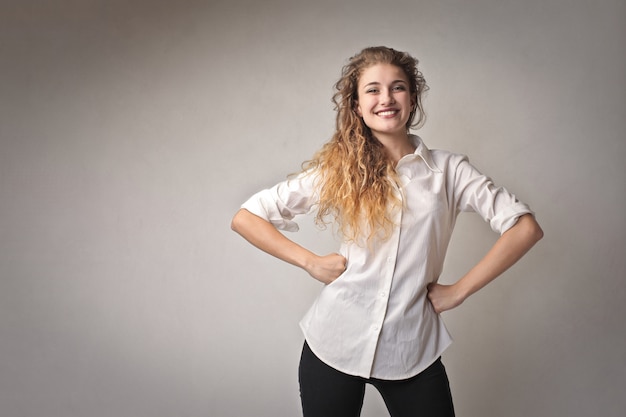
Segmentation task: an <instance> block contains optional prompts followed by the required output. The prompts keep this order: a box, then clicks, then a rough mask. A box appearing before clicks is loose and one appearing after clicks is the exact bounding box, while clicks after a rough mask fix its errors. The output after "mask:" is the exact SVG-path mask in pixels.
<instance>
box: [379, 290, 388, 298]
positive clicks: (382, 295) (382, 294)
mask: <svg viewBox="0 0 626 417" xmlns="http://www.w3.org/2000/svg"><path fill="white" fill-rule="evenodd" d="M378 295H380V296H381V297H384V296H386V295H387V293H385V292H384V291H381V292H380V293H379V294H378Z"/></svg>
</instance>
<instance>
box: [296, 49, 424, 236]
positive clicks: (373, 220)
mask: <svg viewBox="0 0 626 417" xmlns="http://www.w3.org/2000/svg"><path fill="white" fill-rule="evenodd" d="M417 63H418V61H417V59H415V58H413V57H412V56H410V55H409V54H408V53H405V52H399V51H396V50H394V49H391V48H387V47H383V46H379V47H370V48H366V49H363V50H362V51H361V52H360V53H358V54H357V55H355V56H353V57H352V58H350V60H349V62H348V64H347V65H345V66H344V67H343V70H342V74H341V78H340V79H339V81H337V83H336V84H335V90H336V92H335V94H334V95H333V98H332V100H333V103H334V104H335V110H336V111H337V117H336V130H335V133H334V135H333V137H332V139H331V140H330V141H329V142H327V143H326V144H325V145H324V146H323V147H322V148H321V149H320V150H319V151H318V152H317V153H316V154H315V155H314V156H313V158H312V159H311V160H309V161H306V162H305V163H304V164H303V165H302V167H303V169H304V170H312V171H315V172H316V173H317V174H318V175H319V182H318V183H317V185H318V192H319V207H318V212H317V216H316V218H315V220H316V223H317V224H319V225H325V224H327V223H328V221H327V219H328V217H332V218H333V219H334V220H335V221H336V224H337V225H338V231H339V232H340V233H341V234H342V236H343V237H344V238H345V239H347V240H351V241H356V240H360V238H365V239H366V240H367V241H371V239H372V238H373V237H375V236H379V237H382V238H383V239H386V238H387V237H388V236H389V235H390V233H391V231H392V229H393V227H394V226H395V223H394V221H393V219H392V210H393V209H394V208H396V209H397V208H398V207H399V204H400V201H399V200H398V198H397V197H396V196H395V195H394V187H393V183H392V181H394V180H396V173H395V169H394V164H393V162H392V161H391V160H390V159H389V157H388V156H387V154H386V152H385V150H384V149H383V145H382V144H381V143H380V142H379V141H378V140H377V139H376V138H375V137H374V136H373V135H372V132H371V131H370V129H369V128H368V127H367V126H366V125H365V123H364V122H363V119H362V118H361V117H360V116H359V115H358V113H357V112H356V106H357V100H358V92H357V86H358V82H359V78H360V76H361V74H362V73H363V71H364V70H365V69H367V68H369V67H371V66H372V65H376V64H391V65H395V66H397V67H399V68H401V69H402V70H403V71H404V73H405V74H406V76H407V79H408V81H409V90H410V94H411V98H412V101H413V102H414V103H415V106H414V108H413V109H412V111H411V114H410V116H409V120H408V121H407V123H406V129H407V132H408V131H409V129H410V128H411V127H419V126H421V125H422V124H423V123H424V121H425V114H424V109H423V106H422V94H423V93H424V92H425V91H426V90H427V89H428V87H427V86H426V81H425V80H424V77H423V76H422V74H421V72H420V71H418V69H417ZM416 117H417V119H416Z"/></svg>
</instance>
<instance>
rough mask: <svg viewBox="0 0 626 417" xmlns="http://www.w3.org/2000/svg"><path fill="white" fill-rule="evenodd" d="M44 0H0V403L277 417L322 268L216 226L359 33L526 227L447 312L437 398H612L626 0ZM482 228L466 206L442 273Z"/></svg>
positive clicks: (602, 402) (329, 112) (619, 297)
mask: <svg viewBox="0 0 626 417" xmlns="http://www.w3.org/2000/svg"><path fill="white" fill-rule="evenodd" d="M40 3H41V4H35V2H24V1H19V0H15V1H2V6H1V7H2V9H1V11H0V71H1V77H0V139H1V142H0V414H1V415H3V416H10V417H18V416H28V417H32V416H46V417H56V416H58V417H61V416H63V417H68V416H89V417H100V416H102V417H105V416H107V417H109V416H116V417H121V416H129V417H141V416H146V417H147V416H150V417H154V416H212V417H230V416H232V417H241V416H255V417H263V416H267V417H276V416H297V415H299V414H300V411H299V397H298V386H297V374H296V368H297V364H298V359H299V353H300V348H301V344H302V336H301V335H300V331H299V329H298V326H297V323H298V321H299V319H300V317H301V316H302V314H303V313H304V312H305V310H306V309H307V308H308V307H309V305H310V303H311V302H312V300H313V299H314V297H315V296H316V294H317V292H318V291H319V289H320V286H319V285H318V284H317V283H316V282H314V280H312V279H311V278H309V277H308V276H307V275H306V274H305V273H304V272H302V271H300V270H298V269H296V268H294V267H292V266H289V265H285V264H282V263H281V262H279V261H277V260H275V259H273V258H271V257H269V256H267V255H265V254H262V253H260V252H258V251H257V250H256V249H254V248H252V247H250V246H249V245H247V243H245V242H244V240H243V239H241V238H240V237H239V236H237V235H235V234H234V233H232V232H231V231H230V229H229V223H230V218H231V216H232V215H233V214H234V212H235V211H236V210H237V208H238V207H239V204H241V203H242V202H243V201H244V200H245V199H246V198H247V197H248V196H249V195H250V194H252V193H253V192H255V191H257V190H259V189H261V188H264V187H268V186H270V185H273V184H274V183H275V182H277V181H279V180H282V179H283V178H285V176H286V175H287V174H289V173H292V172H294V171H297V170H298V168H299V166H300V163H301V162H302V161H303V160H305V159H307V158H309V157H310V156H311V155H312V153H313V152H314V151H315V150H316V149H317V148H319V146H321V144H322V143H323V142H325V141H326V140H327V139H328V138H329V136H330V134H331V133H332V130H333V122H334V113H333V109H332V106H331V103H330V96H331V94H332V84H333V83H334V82H335V81H336V79H337V78H338V76H339V72H340V68H341V66H342V65H343V64H345V62H346V60H347V58H348V57H349V56H351V55H352V54H354V53H356V52H358V51H359V50H360V49H361V48H363V47H365V46H369V45H379V44H383V45H388V46H393V47H395V48H398V49H402V50H408V51H410V52H411V53H412V54H414V55H416V56H418V57H419V58H420V60H421V66H422V70H423V72H424V74H425V76H426V79H427V81H428V83H429V85H430V87H431V90H430V92H429V94H428V97H427V99H426V102H425V104H426V108H427V111H428V115H429V119H428V121H427V123H426V126H425V127H424V128H423V129H422V130H421V131H420V132H419V134H420V135H421V136H422V137H423V138H424V140H425V141H426V143H427V144H428V145H429V146H430V147H432V148H444V149H450V150H454V151H457V152H462V153H465V154H468V155H469V156H470V159H471V161H472V162H473V163H474V164H475V165H476V166H478V167H479V168H480V169H481V170H483V171H484V172H486V173H487V174H489V175H490V176H492V177H493V178H494V179H495V181H496V182H497V183H499V184H503V185H505V186H506V187H507V188H509V189H510V190H512V191H514V192H515V193H516V194H518V196H519V197H520V198H521V199H522V200H524V201H526V202H528V203H529V204H530V205H531V206H532V208H533V209H534V210H535V211H536V212H537V218H538V220H539V221H540V223H541V225H542V226H543V228H544V230H545V238H544V240H543V241H541V242H540V243H539V245H538V246H537V247H536V248H534V249H533V250H532V251H531V253H530V254H529V255H527V257H526V258H524V259H523V260H522V261H521V262H520V263H519V264H518V265H516V266H515V267H513V268H512V269H511V270H510V271H509V272H507V273H506V274H505V275H504V276H503V277H501V278H499V280H497V281H495V282H494V283H492V284H491V285H490V286H488V287H487V288H485V289H484V290H483V291H481V292H479V293H478V294H476V295H475V296H473V297H472V298H471V299H469V300H468V301H467V302H466V303H465V304H463V305H462V306H460V307H459V308H458V309H456V310H453V311H451V312H447V313H445V319H446V322H447V324H448V326H449V328H450V330H451V331H452V333H453V335H454V337H455V343H454V344H453V346H452V347H451V348H450V349H449V350H448V351H447V352H446V353H445V355H444V361H445V363H446V365H447V368H448V371H449V375H450V379H451V384H452V390H453V394H454V398H455V404H456V408H457V412H458V415H459V416H463V417H472V416H474V417H485V416H488V417H489V416H493V417H496V416H509V417H528V416H568V417H588V416H605V417H610V416H613V417H618V416H620V417H621V416H623V415H624V411H625V410H626V397H625V396H624V395H623V393H624V387H625V386H626V331H625V328H624V319H625V318H626V291H625V287H626V286H625V284H624V278H625V277H626V261H625V259H626V232H625V231H626V224H625V221H624V213H626V210H625V209H626V198H625V193H624V188H625V187H624V184H625V181H624V180H625V176H626V171H625V169H624V164H625V162H624V161H625V160H626V139H625V133H624V132H625V127H626V126H625V120H626V83H625V81H626V80H625V77H626V58H625V56H624V49H623V47H624V44H625V41H626V36H625V35H626V3H625V2H624V1H621V0H619V1H618V0H616V1H611V0H601V1H595V2H589V1H586V0H578V1H567V0H547V1H546V0H525V1H519V0H516V1H512V0H511V1H509V0H478V1H464V0H428V1H415V0H411V1H409V0H406V1H359V0H349V1H335V0H332V1H331V0H322V1H319V0H318V1H309V2H297V1H280V0H275V1H272V0H267V1H255V0H249V1H236V0H229V1H213V2H203V1H154V0H150V1H148V0H130V1H128V0H126V1H104V0H103V1H96V0H84V1H69V0H68V1H49V2H40ZM300 225H301V227H302V231H301V232H300V233H299V234H297V235H293V236H292V237H294V238H295V239H296V240H297V241H298V242H300V243H302V244H303V245H306V246H309V247H311V248H312V249H314V250H317V251H320V252H326V251H332V250H334V249H335V247H336V243H335V242H334V240H333V237H332V236H331V235H330V234H329V233H328V232H320V231H318V230H317V229H315V227H314V226H313V225H312V219H311V218H308V217H304V218H302V219H301V220H300ZM496 237H497V236H495V235H494V234H493V233H492V232H491V231H490V230H489V228H488V226H487V225H486V224H484V223H483V222H482V221H481V220H480V219H479V218H478V216H476V215H473V214H466V215H464V216H462V217H461V220H460V221H459V223H458V226H457V230H456V232H455V236H454V238H453V242H452V244H451V247H450V251H449V254H448V258H447V263H446V266H445V271H444V276H443V278H442V279H443V281H445V282H451V281H453V280H455V279H456V278H458V277H459V276H460V275H461V274H463V273H464V272H465V271H466V270H467V268H469V267H470V266H471V265H473V263H474V262H476V261H477V260H478V259H479V257H481V256H482V254H484V253H485V251H486V250H487V249H488V248H489V246H490V245H491V244H492V243H493V242H494V241H495V239H496ZM382 415H386V413H385V412H384V406H383V405H382V402H381V400H380V398H379V397H378V396H377V394H376V393H375V391H372V390H368V393H367V397H366V405H365V409H364V411H363V416H364V417H373V416H382Z"/></svg>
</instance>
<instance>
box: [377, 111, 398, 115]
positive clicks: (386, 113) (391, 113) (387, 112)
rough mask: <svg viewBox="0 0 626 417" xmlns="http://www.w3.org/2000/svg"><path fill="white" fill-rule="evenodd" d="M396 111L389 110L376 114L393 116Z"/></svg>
mask: <svg viewBox="0 0 626 417" xmlns="http://www.w3.org/2000/svg"><path fill="white" fill-rule="evenodd" d="M396 113H397V111H396V110H389V111H381V112H379V113H377V114H378V115H379V116H393V115H394V114H396Z"/></svg>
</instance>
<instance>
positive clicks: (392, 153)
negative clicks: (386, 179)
mask: <svg viewBox="0 0 626 417" xmlns="http://www.w3.org/2000/svg"><path fill="white" fill-rule="evenodd" d="M376 139H378V141H379V142H380V143H382V145H383V147H384V148H385V150H386V151H387V155H389V157H390V158H391V160H392V161H393V163H394V164H397V163H398V161H399V160H400V159H402V157H403V156H405V155H409V154H412V153H413V152H415V145H414V144H413V142H412V141H411V139H409V134H408V133H406V132H404V133H402V134H398V135H393V136H391V135H389V136H387V135H378V136H376Z"/></svg>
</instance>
